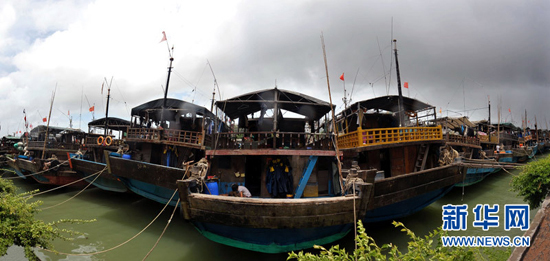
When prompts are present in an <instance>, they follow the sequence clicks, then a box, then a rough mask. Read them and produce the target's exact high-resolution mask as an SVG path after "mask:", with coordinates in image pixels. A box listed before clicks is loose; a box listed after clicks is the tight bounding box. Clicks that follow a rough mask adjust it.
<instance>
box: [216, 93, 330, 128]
mask: <svg viewBox="0 0 550 261" xmlns="http://www.w3.org/2000/svg"><path fill="white" fill-rule="evenodd" d="M216 106H217V107H218V108H219V109H221V110H222V111H223V112H225V114H226V115H227V116H228V117H229V118H231V119H236V118H239V117H242V116H245V115H249V114H252V113H255V112H258V111H261V112H262V114H263V113H265V111H266V110H268V109H278V110H281V109H283V110H286V111H290V112H293V113H296V114H299V115H302V116H305V117H306V118H307V119H309V120H318V119H320V118H321V117H323V116H325V114H327V113H328V112H330V104H329V103H328V102H325V101H322V100H319V99H317V98H313V97H311V96H308V95H305V94H302V93H298V92H293V91H288V90H281V89H277V88H274V89H266V90H261V91H256V92H251V93H247V94H243V95H241V96H237V97H234V98H231V99H227V100H225V101H217V102H216Z"/></svg>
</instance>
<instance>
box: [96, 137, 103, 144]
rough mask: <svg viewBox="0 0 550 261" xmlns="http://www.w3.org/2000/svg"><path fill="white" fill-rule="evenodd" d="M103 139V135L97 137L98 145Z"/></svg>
mask: <svg viewBox="0 0 550 261" xmlns="http://www.w3.org/2000/svg"><path fill="white" fill-rule="evenodd" d="M103 140H104V139H103V136H99V137H97V145H101V144H103Z"/></svg>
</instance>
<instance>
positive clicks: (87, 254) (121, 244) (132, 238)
mask: <svg viewBox="0 0 550 261" xmlns="http://www.w3.org/2000/svg"><path fill="white" fill-rule="evenodd" d="M177 192H178V190H177V189H176V190H174V193H173V194H172V197H171V198H170V200H168V202H166V204H165V205H164V207H163V208H162V210H161V211H160V212H159V213H158V214H157V216H156V217H155V218H154V219H153V220H152V221H151V222H150V223H149V224H147V226H145V227H144V228H143V229H142V230H141V231H139V232H138V233H137V234H136V235H134V236H133V237H131V238H130V239H128V240H126V241H124V242H122V243H120V244H118V245H117V246H114V247H112V248H109V249H106V250H102V251H98V252H93V253H83V254H73V253H63V252H59V251H55V250H49V249H45V248H41V247H39V248H40V250H44V251H47V252H50V253H54V254H60V255H67V256H91V255H97V254H103V253H107V252H109V251H112V250H115V249H117V248H119V247H121V246H123V245H126V244H127V243H128V242H130V241H132V240H134V239H135V238H136V237H138V236H139V235H141V233H143V232H144V231H145V230H146V229H147V228H149V227H150V226H151V225H152V224H153V223H154V222H155V221H156V220H157V219H158V218H159V217H160V215H161V214H162V213H163V212H164V210H165V209H166V208H167V207H168V205H170V202H172V199H173V198H174V196H175V195H176V193H177Z"/></svg>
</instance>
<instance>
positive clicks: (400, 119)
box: [393, 39, 405, 127]
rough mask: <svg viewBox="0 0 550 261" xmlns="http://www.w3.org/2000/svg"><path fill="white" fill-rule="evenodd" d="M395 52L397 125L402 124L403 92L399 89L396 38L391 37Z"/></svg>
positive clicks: (399, 78) (399, 79) (399, 76)
mask: <svg viewBox="0 0 550 261" xmlns="http://www.w3.org/2000/svg"><path fill="white" fill-rule="evenodd" d="M393 44H394V53H395V72H396V73H397V90H398V92H399V127H402V126H403V122H404V121H405V119H404V111H403V92H402V91H401V75H400V74H399V61H398V60H397V40H396V39H393Z"/></svg>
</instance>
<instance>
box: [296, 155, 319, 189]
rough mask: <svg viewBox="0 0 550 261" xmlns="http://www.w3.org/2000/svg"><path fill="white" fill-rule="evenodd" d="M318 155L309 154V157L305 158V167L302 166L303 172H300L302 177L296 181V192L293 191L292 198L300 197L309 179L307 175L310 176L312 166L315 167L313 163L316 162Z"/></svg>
mask: <svg viewBox="0 0 550 261" xmlns="http://www.w3.org/2000/svg"><path fill="white" fill-rule="evenodd" d="M317 158H319V157H318V156H309V159H308V160H307V164H306V167H305V168H304V172H303V173H302V177H301V178H300V183H298V187H297V188H296V193H294V198H301V197H302V194H304V190H305V189H306V185H307V181H308V180H309V177H310V176H311V172H313V167H315V163H317Z"/></svg>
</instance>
